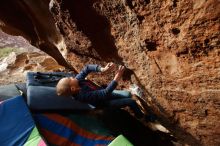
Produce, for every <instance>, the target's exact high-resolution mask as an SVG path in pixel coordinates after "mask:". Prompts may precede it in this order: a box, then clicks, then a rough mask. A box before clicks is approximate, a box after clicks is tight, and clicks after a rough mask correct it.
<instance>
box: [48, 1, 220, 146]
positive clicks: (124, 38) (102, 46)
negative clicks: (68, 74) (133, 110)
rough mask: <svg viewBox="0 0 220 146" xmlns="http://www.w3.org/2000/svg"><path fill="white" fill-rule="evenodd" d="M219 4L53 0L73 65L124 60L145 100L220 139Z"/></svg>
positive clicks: (168, 119) (171, 120)
mask: <svg viewBox="0 0 220 146" xmlns="http://www.w3.org/2000/svg"><path fill="white" fill-rule="evenodd" d="M219 8H220V2H219V0H208V1H206V0H197V1H191V0H185V1H183V0H164V1H159V0H154V1H150V0H117V1H116V0H92V1H87V0H74V1H69V0H62V1H59V0H52V1H51V2H50V11H51V13H52V15H53V18H54V20H55V22H56V27H57V29H58V30H59V32H60V34H61V35H63V37H64V41H65V44H66V46H67V49H68V51H69V53H68V57H67V59H68V60H69V61H71V63H72V65H73V66H74V67H76V69H77V70H80V69H81V68H82V67H83V65H84V64H86V63H98V64H104V63H105V62H107V61H113V62H115V63H117V64H124V65H125V66H126V67H127V68H128V69H129V70H128V71H127V72H126V77H125V80H126V82H124V84H121V87H123V86H126V87H127V86H128V85H129V84H130V83H136V84H138V85H139V86H141V87H142V88H143V90H144V91H145V92H144V93H145V98H144V99H143V101H144V102H143V103H144V104H145V107H146V104H147V105H148V106H149V107H151V108H152V109H153V111H154V112H155V113H156V114H157V115H158V116H159V117H160V121H161V122H162V123H163V125H165V126H166V127H167V128H168V129H169V130H170V131H171V132H172V133H173V134H174V135H175V136H176V137H177V138H178V139H179V140H180V141H181V143H183V144H188V145H193V146H194V145H207V146H212V145H214V146H217V145H219V144H220V139H219V137H220V122H219V121H220V84H219V82H220V9H219ZM103 61H105V62H103ZM45 62H47V61H45ZM110 79H111V76H108V77H106V80H110ZM99 82H100V81H99ZM146 109H147V108H146ZM146 112H147V110H146Z"/></svg>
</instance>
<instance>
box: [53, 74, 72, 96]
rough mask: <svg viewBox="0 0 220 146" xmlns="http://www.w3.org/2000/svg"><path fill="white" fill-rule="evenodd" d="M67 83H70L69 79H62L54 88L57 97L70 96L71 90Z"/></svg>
mask: <svg viewBox="0 0 220 146" xmlns="http://www.w3.org/2000/svg"><path fill="white" fill-rule="evenodd" d="M69 82H70V79H69V78H62V79H61V80H59V82H58V84H57V86H56V91H57V95H59V96H69V95H71V88H70V85H69Z"/></svg>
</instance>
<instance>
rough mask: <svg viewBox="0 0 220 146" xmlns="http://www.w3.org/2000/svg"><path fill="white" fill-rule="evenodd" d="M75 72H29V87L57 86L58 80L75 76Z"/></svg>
mask: <svg viewBox="0 0 220 146" xmlns="http://www.w3.org/2000/svg"><path fill="white" fill-rule="evenodd" d="M74 76H75V75H74V74H73V73H64V72H28V73H27V87H29V86H50V87H55V86H56V84H57V82H58V81H59V80H60V79H62V78H64V77H74Z"/></svg>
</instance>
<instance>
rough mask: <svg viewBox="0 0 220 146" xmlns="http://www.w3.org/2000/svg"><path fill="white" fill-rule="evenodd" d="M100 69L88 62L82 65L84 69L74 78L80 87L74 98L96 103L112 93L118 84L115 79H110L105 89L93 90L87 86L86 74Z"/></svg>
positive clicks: (107, 97)
mask: <svg viewBox="0 0 220 146" xmlns="http://www.w3.org/2000/svg"><path fill="white" fill-rule="evenodd" d="M100 71H101V67H100V66H98V65H91V64H89V65H87V66H86V67H84V69H83V70H82V71H81V72H80V73H79V74H77V75H76V77H75V78H76V79H77V80H78V81H79V86H80V88H81V90H80V91H79V93H78V94H76V95H74V97H75V99H76V100H79V101H82V102H86V103H93V104H97V103H99V102H102V101H103V100H106V99H109V98H110V97H111V96H109V95H110V94H111V93H112V91H113V90H114V89H115V88H116V86H117V84H118V83H117V82H116V81H115V80H112V81H111V82H110V83H109V84H108V86H107V87H106V88H105V89H103V88H99V89H97V90H94V89H92V88H91V87H89V86H88V84H87V83H88V81H86V80H85V78H86V76H87V75H88V74H89V73H91V72H100Z"/></svg>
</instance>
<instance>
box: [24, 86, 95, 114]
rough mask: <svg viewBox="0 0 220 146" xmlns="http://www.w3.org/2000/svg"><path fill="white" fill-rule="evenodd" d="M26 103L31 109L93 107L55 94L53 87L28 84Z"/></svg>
mask: <svg viewBox="0 0 220 146" xmlns="http://www.w3.org/2000/svg"><path fill="white" fill-rule="evenodd" d="M27 103H28V106H29V107H30V108H31V109H33V110H90V109H93V108H94V107H93V106H91V105H89V104H85V103H81V102H79V101H77V100H74V98H73V97H63V96H58V95H57V94H56V89H55V87H47V86H29V87H28V90H27Z"/></svg>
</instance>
